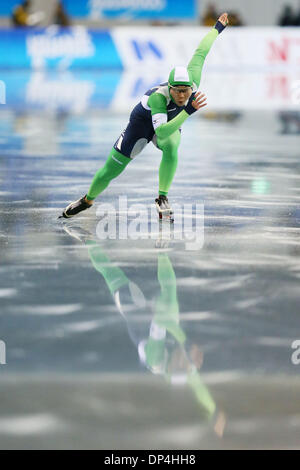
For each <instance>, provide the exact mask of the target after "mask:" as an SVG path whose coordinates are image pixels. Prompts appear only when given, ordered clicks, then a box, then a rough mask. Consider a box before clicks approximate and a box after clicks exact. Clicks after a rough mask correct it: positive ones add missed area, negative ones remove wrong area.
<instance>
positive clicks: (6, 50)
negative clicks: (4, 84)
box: [0, 26, 122, 70]
mask: <svg viewBox="0 0 300 470" xmlns="http://www.w3.org/2000/svg"><path fill="white" fill-rule="evenodd" d="M0 46H1V54H0V68H27V67H29V68H33V69H44V68H49V69H53V68H54V69H64V70H65V69H72V68H102V69H103V68H119V69H120V68H122V63H121V59H120V56H119V54H118V51H117V49H116V46H115V44H114V42H113V40H112V37H111V35H110V33H109V31H105V30H101V31H96V32H94V31H90V30H87V29H86V28H84V27H82V26H76V27H73V28H59V27H57V26H50V27H49V28H46V29H41V30H40V29H17V30H11V29H2V30H0Z"/></svg>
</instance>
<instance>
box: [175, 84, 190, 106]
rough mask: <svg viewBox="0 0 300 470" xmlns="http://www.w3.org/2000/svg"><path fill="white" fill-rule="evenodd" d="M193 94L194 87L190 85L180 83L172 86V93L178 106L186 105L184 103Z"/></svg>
mask: <svg viewBox="0 0 300 470" xmlns="http://www.w3.org/2000/svg"><path fill="white" fill-rule="evenodd" d="M191 94H192V88H191V87H190V86H184V85H178V86H171V87H170V95H171V96H172V98H173V100H174V102H175V103H176V104H177V106H184V103H185V102H186V100H188V99H189V97H190V96H191Z"/></svg>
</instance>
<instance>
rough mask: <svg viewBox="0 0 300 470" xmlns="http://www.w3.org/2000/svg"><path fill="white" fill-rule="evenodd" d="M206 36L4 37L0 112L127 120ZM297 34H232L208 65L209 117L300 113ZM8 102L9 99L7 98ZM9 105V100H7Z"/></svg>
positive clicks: (189, 32) (204, 86) (82, 32)
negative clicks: (0, 107) (103, 114)
mask: <svg viewBox="0 0 300 470" xmlns="http://www.w3.org/2000/svg"><path fill="white" fill-rule="evenodd" d="M207 31H208V29H207V28H200V27H199V28H185V27H180V28H176V27H168V28H164V27H156V28H155V27H152V28H138V27H134V28H127V27H123V28H115V29H112V30H110V31H108V30H107V31H104V30H102V31H90V30H86V29H85V28H82V27H76V28H70V29H61V28H57V27H50V28H47V29H44V30H0V47H1V51H2V52H1V54H0V85H1V86H0V104H6V106H8V107H12V108H14V109H24V108H31V109H32V108H36V109H51V110H53V109H54V110H62V111H66V110H71V111H78V112H80V111H83V110H85V109H89V108H93V107H94V108H109V109H111V110H115V111H116V112H127V111H128V110H129V109H130V108H132V106H134V105H135V104H136V103H137V102H138V101H139V100H140V97H141V96H142V95H143V94H144V92H145V91H146V90H147V89H149V88H151V87H152V86H155V85H157V84H159V83H162V82H164V81H166V80H167V77H168V73H169V70H170V69H171V68H172V67H173V66H174V65H181V64H187V63H188V61H189V60H190V58H191V55H192V53H193V51H194V50H195V48H196V47H197V45H198V44H199V41H200V40H201V38H202V37H203V36H204V34H205V33H206V32H207ZM299 46H300V29H299V28H232V29H228V30H226V31H224V33H222V36H221V37H219V38H218V39H217V40H216V42H215V44H214V46H213V50H212V51H211V52H210V54H209V55H208V57H207V59H206V63H205V67H204V70H203V74H202V80H201V90H202V91H204V92H205V94H206V96H207V98H208V103H209V106H210V109H238V110H240V109H256V110H257V109H278V110H284V109H293V110H297V111H299V106H300V47H299ZM4 95H5V96H4ZM4 98H5V99H4Z"/></svg>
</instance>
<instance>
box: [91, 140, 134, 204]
mask: <svg viewBox="0 0 300 470" xmlns="http://www.w3.org/2000/svg"><path fill="white" fill-rule="evenodd" d="M130 161H131V159H130V158H128V157H125V155H123V154H122V153H120V152H118V151H117V150H115V149H114V148H113V149H112V150H111V152H110V154H109V156H108V158H107V160H106V163H105V165H104V166H103V167H102V168H100V170H98V171H97V173H96V174H95V176H94V178H93V181H92V184H91V186H90V189H89V192H88V193H87V196H86V199H87V200H88V201H93V200H94V199H95V198H96V197H97V196H98V195H99V194H100V193H102V191H104V189H105V188H107V186H108V185H109V183H110V182H111V180H112V179H114V178H116V177H117V176H119V175H120V174H121V173H122V171H123V170H125V168H126V166H127V165H128V163H129V162H130Z"/></svg>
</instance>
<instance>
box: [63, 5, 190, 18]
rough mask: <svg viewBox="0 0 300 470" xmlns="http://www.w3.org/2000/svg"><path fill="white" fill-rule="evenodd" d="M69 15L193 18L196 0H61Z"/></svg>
mask: <svg viewBox="0 0 300 470" xmlns="http://www.w3.org/2000/svg"><path fill="white" fill-rule="evenodd" d="M63 4H64V6H65V8H66V11H67V12H68V14H69V15H71V16H77V17H92V18H94V19H101V18H107V19H113V18H118V19H122V18H123V19H124V20H134V19H152V20H174V19H175V20H178V21H180V20H193V19H196V18H197V0H184V1H183V0H113V1H112V0H75V1H74V0H63Z"/></svg>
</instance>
